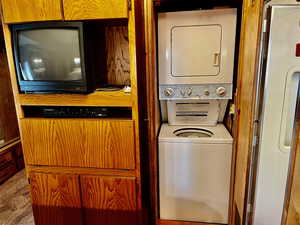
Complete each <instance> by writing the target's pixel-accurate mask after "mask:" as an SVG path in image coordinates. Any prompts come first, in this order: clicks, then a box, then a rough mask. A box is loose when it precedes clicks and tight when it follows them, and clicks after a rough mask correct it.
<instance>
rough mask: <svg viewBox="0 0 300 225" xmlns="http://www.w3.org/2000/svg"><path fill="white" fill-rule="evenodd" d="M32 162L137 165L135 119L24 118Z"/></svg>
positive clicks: (116, 166)
mask: <svg viewBox="0 0 300 225" xmlns="http://www.w3.org/2000/svg"><path fill="white" fill-rule="evenodd" d="M21 132H22V140H23V148H24V154H25V155H26V159H27V161H26V162H27V163H28V164H30V165H47V166H67V167H89V168H104V169H134V168H135V144H134V122H133V121H132V120H114V119H111V120H99V119H22V120H21Z"/></svg>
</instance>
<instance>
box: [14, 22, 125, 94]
mask: <svg viewBox="0 0 300 225" xmlns="http://www.w3.org/2000/svg"><path fill="white" fill-rule="evenodd" d="M127 26H128V21H122V20H120V21H105V22H103V21H84V22H79V21H76V22H62V21H61V22H35V23H23V24H14V25H11V29H12V40H13V51H14V62H15V68H16V74H17V81H18V87H19V92H20V93H22V94H72V93H73V94H88V93H92V92H95V91H120V90H121V89H123V88H124V87H125V86H127V87H130V60H129V47H128V46H129V42H128V27H127ZM127 92H130V88H129V91H128V88H127Z"/></svg>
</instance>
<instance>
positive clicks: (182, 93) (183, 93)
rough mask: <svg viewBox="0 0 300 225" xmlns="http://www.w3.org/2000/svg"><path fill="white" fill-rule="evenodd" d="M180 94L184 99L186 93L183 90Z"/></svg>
mask: <svg viewBox="0 0 300 225" xmlns="http://www.w3.org/2000/svg"><path fill="white" fill-rule="evenodd" d="M180 94H181V96H182V97H184V96H185V94H186V91H185V90H183V89H182V90H180Z"/></svg>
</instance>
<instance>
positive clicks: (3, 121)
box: [0, 27, 19, 142]
mask: <svg viewBox="0 0 300 225" xmlns="http://www.w3.org/2000/svg"><path fill="white" fill-rule="evenodd" d="M0 28H2V27H0ZM0 40H1V41H0V109H1V110H0V140H4V142H9V141H10V140H12V139H15V138H18V137H19V127H18V121H17V114H16V108H15V104H14V98H13V92H12V88H11V83H10V76H9V68H8V62H7V56H6V51H5V46H4V45H3V44H4V38H3V33H2V30H1V31H0Z"/></svg>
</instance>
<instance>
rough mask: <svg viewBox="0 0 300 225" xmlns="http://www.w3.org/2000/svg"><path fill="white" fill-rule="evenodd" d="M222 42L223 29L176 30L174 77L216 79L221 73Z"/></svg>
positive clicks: (197, 27)
mask: <svg viewBox="0 0 300 225" xmlns="http://www.w3.org/2000/svg"><path fill="white" fill-rule="evenodd" d="M221 39H222V27H221V26H220V25H202V26H176V27H173V28H172V31H171V42H172V43H171V64H172V65H171V68H172V71H171V74H172V76H175V77H193V76H217V75H218V74H219V73H220V55H221Z"/></svg>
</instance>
